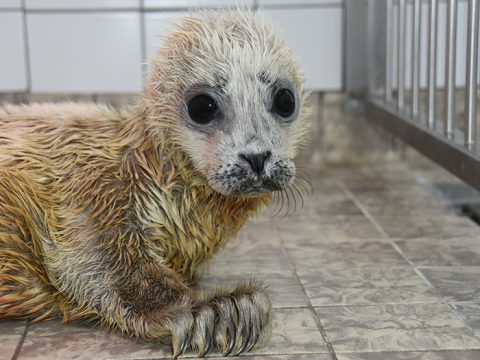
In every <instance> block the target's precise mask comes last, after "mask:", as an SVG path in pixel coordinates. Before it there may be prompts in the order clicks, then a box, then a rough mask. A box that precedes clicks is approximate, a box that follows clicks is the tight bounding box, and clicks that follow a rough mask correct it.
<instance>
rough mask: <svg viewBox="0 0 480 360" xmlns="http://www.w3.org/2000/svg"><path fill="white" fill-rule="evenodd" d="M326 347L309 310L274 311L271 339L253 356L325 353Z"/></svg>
mask: <svg viewBox="0 0 480 360" xmlns="http://www.w3.org/2000/svg"><path fill="white" fill-rule="evenodd" d="M325 352H328V351H327V347H326V345H325V343H324V341H323V338H322V335H321V334H320V331H319V330H318V328H317V325H316V323H315V320H314V315H313V314H312V313H311V311H310V310H309V309H306V308H296V309H274V312H273V330H272V338H271V339H270V341H269V342H268V344H267V346H266V347H265V348H262V349H258V350H256V351H255V354H308V353H313V354H315V353H325Z"/></svg>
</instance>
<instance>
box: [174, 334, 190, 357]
mask: <svg viewBox="0 0 480 360" xmlns="http://www.w3.org/2000/svg"><path fill="white" fill-rule="evenodd" d="M188 342H189V336H188V334H186V336H185V337H184V338H183V342H182V346H181V347H180V351H179V355H183V354H184V353H185V351H186V350H187V345H188ZM177 356H178V355H177Z"/></svg>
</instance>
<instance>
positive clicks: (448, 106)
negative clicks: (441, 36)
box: [443, 0, 457, 140]
mask: <svg viewBox="0 0 480 360" xmlns="http://www.w3.org/2000/svg"><path fill="white" fill-rule="evenodd" d="M456 38H457V0H448V5H447V44H446V51H445V53H446V55H445V114H444V116H445V117H444V126H443V129H444V133H445V136H446V137H447V138H448V139H449V140H451V139H452V137H453V124H454V121H455V63H456V61H455V58H456V49H457V44H456V43H457V42H456Z"/></svg>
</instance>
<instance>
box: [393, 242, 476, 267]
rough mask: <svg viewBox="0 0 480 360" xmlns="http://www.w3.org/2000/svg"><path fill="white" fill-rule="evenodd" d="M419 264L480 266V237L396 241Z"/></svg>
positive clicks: (410, 258) (409, 257)
mask: <svg viewBox="0 0 480 360" xmlns="http://www.w3.org/2000/svg"><path fill="white" fill-rule="evenodd" d="M395 242H396V244H397V245H398V246H399V247H400V249H402V252H403V254H404V255H405V256H406V257H407V258H408V259H409V260H411V261H412V262H413V263H414V264H415V265H417V266H480V237H477V238H467V239H463V238H458V239H444V240H442V241H437V240H435V239H429V238H419V239H414V240H400V241H395Z"/></svg>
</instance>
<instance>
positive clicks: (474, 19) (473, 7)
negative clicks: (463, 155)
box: [465, 0, 478, 151]
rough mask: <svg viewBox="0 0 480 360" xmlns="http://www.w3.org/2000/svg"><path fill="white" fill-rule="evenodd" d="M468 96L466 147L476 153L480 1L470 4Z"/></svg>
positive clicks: (475, 0)
mask: <svg viewBox="0 0 480 360" xmlns="http://www.w3.org/2000/svg"><path fill="white" fill-rule="evenodd" d="M467 36H468V40H467V79H466V87H467V94H466V99H465V147H466V148H467V149H468V150H470V151H475V143H476V135H477V134H476V133H477V132H476V130H477V129H476V120H477V72H478V68H477V66H478V0H469V2H468V34H467Z"/></svg>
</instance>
